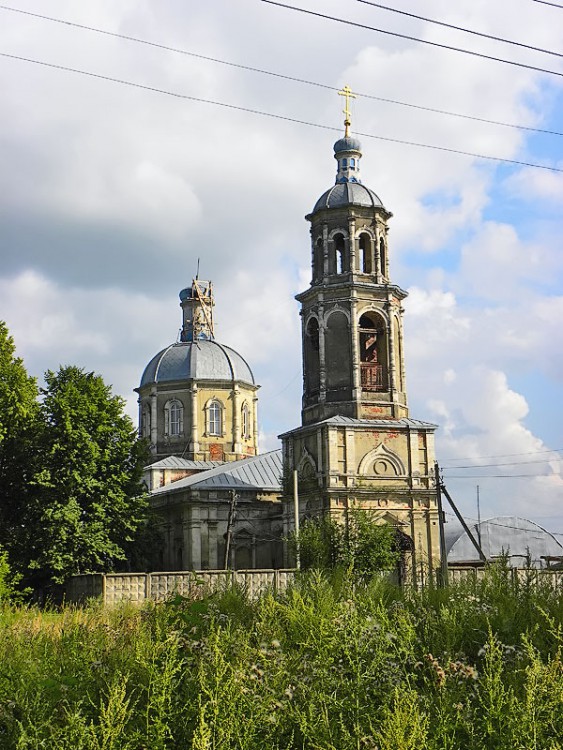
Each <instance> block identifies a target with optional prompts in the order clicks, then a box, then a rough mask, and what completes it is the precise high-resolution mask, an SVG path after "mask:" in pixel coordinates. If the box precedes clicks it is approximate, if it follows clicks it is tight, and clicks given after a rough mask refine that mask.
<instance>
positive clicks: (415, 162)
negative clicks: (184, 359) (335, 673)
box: [0, 0, 563, 540]
mask: <svg viewBox="0 0 563 750" xmlns="http://www.w3.org/2000/svg"><path fill="white" fill-rule="evenodd" d="M294 2H295V4H296V5H297V6H298V7H300V8H303V9H307V10H310V11H314V12H316V13H324V14H326V15H332V16H335V17H338V18H341V19H346V20H347V21H352V22H354V23H356V24H363V25H364V26H373V27H376V28H378V29H384V30H388V31H390V32H394V33H398V34H402V35H404V36H409V37H417V38H420V39H423V40H427V41H430V42H434V43H437V44H444V45H449V46H452V47H460V48H465V49H469V50H471V51H474V52H479V53H481V54H483V55H488V56H490V57H498V58H504V59H508V60H513V61H517V62H519V63H522V64H524V65H527V66H529V67H528V68H526V67H517V66H514V65H509V64H505V63H501V62H496V61H493V60H490V59H483V58H480V57H477V56H474V55H467V54H463V53H459V52H455V51H451V50H446V49H442V48H439V47H435V46H432V45H430V44H423V43H420V42H417V41H414V40H413V39H406V38H401V37H397V36H394V35H390V34H382V33H378V32H375V31H373V30H369V29H366V28H359V27H357V26H353V25H350V24H343V23H339V22H336V21H333V20H330V19H326V18H321V17H319V16H314V15H310V14H305V13H301V12H297V11H293V10H289V9H287V8H281V7H278V6H275V5H272V4H269V3H265V2H262V1H261V0H212V1H210V2H207V3H201V2H198V3H195V2H188V3H186V2H180V0H159V2H158V3H154V2H153V3H150V2H147V1H146V0H144V1H143V0H90V2H88V3H76V2H71V1H70V0H51V2H50V3H49V4H48V6H47V4H45V3H44V2H39V0H14V3H15V4H14V5H10V6H9V7H10V8H12V10H8V9H6V7H5V6H4V7H2V8H0V52H1V53H2V55H1V56H0V85H1V90H2V98H1V103H0V159H1V164H2V168H1V169H0V261H1V262H0V319H4V320H5V321H6V322H7V324H8V327H9V329H10V332H11V334H12V335H13V337H14V339H15V342H16V347H17V352H18V354H19V356H21V357H23V359H24V361H25V364H26V366H27V369H28V371H29V372H30V373H32V374H33V375H36V376H37V377H38V378H39V379H40V380H41V378H42V374H43V373H44V372H45V371H46V370H48V369H51V370H56V369H57V368H58V367H59V365H61V364H62V365H67V364H75V365H78V366H80V367H84V368H85V369H86V370H88V371H91V370H94V371H96V372H98V373H100V374H101V375H102V376H103V377H104V379H105V380H106V382H108V383H111V384H112V385H113V388H114V391H115V392H116V393H118V394H120V395H122V396H123V397H124V398H125V399H126V401H127V410H128V412H129V414H130V415H131V416H132V418H133V419H134V420H135V421H136V419H137V405H136V394H135V393H134V391H133V389H134V388H135V387H136V386H137V385H138V383H139V380H140V377H141V374H142V372H143V369H144V367H145V365H146V364H147V362H148V361H149V360H150V359H151V357H152V356H153V355H154V354H155V353H156V352H158V351H159V350H160V349H162V348H164V347H165V346H167V345H168V344H170V343H172V342H173V341H174V340H175V339H176V337H177V334H178V330H179V328H180V324H181V311H180V308H179V305H178V292H179V291H180V289H182V288H183V287H185V286H188V285H189V284H190V283H191V280H192V278H193V276H194V275H195V273H196V268H197V262H198V258H199V262H200V278H205V279H211V280H212V281H213V283H214V288H215V300H216V308H215V331H216V337H217V339H218V340H219V341H221V342H222V343H225V344H228V345H229V346H232V347H233V348H235V349H236V350H237V351H239V352H240V353H241V354H242V355H243V356H244V357H245V358H246V359H247V361H248V362H249V363H250V365H251V367H252V369H253V371H254V374H255V377H256V380H257V382H258V383H260V384H261V389H260V391H259V396H260V402H259V404H260V406H259V408H260V416H259V422H260V432H261V438H260V446H261V451H262V452H264V451H266V450H272V449H274V448H276V447H278V445H279V442H278V440H277V437H276V436H277V435H278V434H280V433H282V432H284V431H286V430H288V429H291V428H292V427H296V426H298V425H299V424H300V403H301V387H302V374H301V338H300V320H299V307H298V303H297V302H296V301H295V300H294V295H295V294H297V293H298V292H300V291H303V290H304V289H306V288H307V287H308V285H309V282H310V278H311V269H310V244H309V243H310V238H309V225H308V223H307V222H306V221H305V219H304V216H305V214H307V213H309V212H310V211H311V209H312V207H313V205H314V204H315V202H316V200H317V198H318V197H319V196H320V195H321V194H322V193H323V192H324V191H325V190H327V189H328V188H329V187H330V186H331V185H332V184H333V183H334V176H335V169H336V163H335V161H334V159H333V151H332V145H333V143H334V141H335V140H336V139H337V138H338V137H340V135H341V133H342V130H343V128H342V121H343V114H342V106H343V101H342V99H341V98H340V97H338V96H337V94H336V91H335V90H336V89H338V88H341V87H342V86H344V85H345V84H348V85H349V86H350V87H351V88H352V89H353V90H354V91H355V92H358V97H357V99H356V100H354V102H353V105H352V113H353V114H352V131H353V133H354V134H363V135H360V136H359V137H360V140H361V141H362V145H363V160H362V178H363V182H364V184H366V185H367V186H369V187H370V188H371V189H372V190H374V191H375V192H376V193H377V194H378V195H379V197H380V198H381V200H382V202H383V204H384V205H385V207H386V208H387V209H388V210H390V211H392V212H393V218H392V219H391V220H390V249H389V255H390V267H391V278H392V281H393V283H396V284H398V285H399V286H401V287H403V288H404V289H406V290H407V291H408V292H409V296H408V298H407V300H406V301H405V309H406V314H405V338H406V341H405V347H406V366H407V386H408V391H409V406H410V412H411V416H412V417H414V418H417V419H423V420H427V421H430V422H435V423H436V424H438V425H439V429H438V431H437V434H436V445H437V456H438V460H439V462H440V464H441V465H442V466H443V467H444V478H445V482H446V485H447V487H448V489H449V492H450V494H451V495H452V496H453V497H454V499H455V500H456V501H457V503H458V505H459V507H460V509H461V510H462V511H463V512H464V514H465V515H466V516H467V517H468V518H470V519H471V518H473V517H475V515H476V495H477V486H479V495H480V502H481V515H482V516H483V517H484V518H485V517H490V516H493V515H518V516H523V517H526V518H530V519H532V520H535V521H536V522H538V523H539V524H541V525H542V526H545V527H546V528H548V529H550V530H552V531H554V532H561V533H562V536H561V537H559V538H560V539H561V540H563V478H562V476H561V469H562V465H563V460H562V459H563V434H562V432H563V431H562V429H561V423H562V421H563V406H562V404H563V346H562V336H561V328H562V325H563V279H562V277H563V273H562V272H563V258H562V253H561V237H562V236H563V216H562V212H561V205H562V200H563V136H562V135H557V134H550V133H546V132H539V131H555V132H556V133H557V132H558V133H562V132H563V61H562V59H561V56H556V55H550V54H546V53H542V52H537V51H533V50H529V49H525V48H522V47H517V46H514V45H508V44H504V43H501V42H498V41H493V40H491V39H485V38H481V37H477V36H475V35H469V34H467V33H463V32H461V31H457V30H454V29H449V28H444V27H440V26H437V25H435V24H431V23H430V22H428V21H424V20H418V19H414V18H410V17H408V16H404V15H399V14H396V13H391V12H389V11H385V10H383V9H380V8H379V9H378V8H376V7H373V6H370V5H368V4H366V3H362V2H358V1H357V0H338V1H337V0H322V1H321V0H294ZM396 3H397V4H396V5H393V7H395V8H399V9H402V10H404V11H407V12H413V13H417V12H418V13H423V14H424V15H425V16H426V17H427V18H429V19H437V20H440V21H442V22H445V23H449V24H452V25H456V26H460V27H464V28H468V29H472V30H476V31H479V32H482V33H485V34H489V35H491V36H498V37H502V38H504V39H509V40H515V41H518V42H520V43H524V44H527V45H531V46H535V47H538V48H542V49H544V50H558V49H560V41H561V34H560V31H561V24H562V23H563V9H558V8H555V7H552V6H548V5H546V4H543V3H539V2H535V1H534V0H513V2H512V3H511V4H510V11H508V9H507V5H506V4H504V3H490V2H489V1H488V0H458V1H457V2H456V3H451V2H448V1H447V0H427V2H426V3H424V8H423V10H422V9H421V7H420V4H413V3H412V2H408V1H407V0H396ZM399 3H400V4H399ZM14 9H17V10H19V11H26V12H27V13H36V14H48V15H49V16H51V17H52V18H56V19H59V20H64V21H67V22H71V23H73V24H79V25H82V26H89V27H94V28H96V29H98V30H99V31H98V32H94V31H91V30H87V29H83V28H78V27H76V26H72V25H69V24H68V23H67V24H61V23H56V22H54V21H49V20H46V19H41V18H37V17H34V16H33V15H27V14H25V13H21V12H15V10H14ZM100 31H104V32H109V33H105V34H104V33H100ZM115 35H121V37H117V36H115ZM123 37H134V38H137V39H142V40H145V41H147V42H151V43H152V44H141V43H138V42H135V41H132V40H131V39H125V38H123ZM157 45H162V46H164V47H168V48H174V49H175V50H177V51H173V50H171V49H162V48H161V47H159V46H157ZM6 55H11V56H12V57H7V56H6ZM16 58H26V60H23V59H16ZM205 58H213V60H209V59H205ZM30 60H33V61H35V62H30ZM219 61H222V62H219ZM39 63H47V64H48V65H45V64H39ZM225 63H231V64H229V65H227V64H225ZM53 66H59V67H53ZM534 67H535V68H542V69H544V70H547V71H551V72H539V71H537V70H533V69H531V68H534ZM63 68H73V69H75V70H80V71H83V72H84V73H88V74H89V75H84V74H81V73H77V72H71V71H69V70H65V69H63ZM248 68H256V69H260V70H262V71H269V72H270V73H275V74H277V75H275V76H273V75H266V74H265V73H260V72H255V71H252V70H248ZM283 76H286V77H288V78H284V77H283ZM107 78H113V79H118V80H119V81H122V82H123V81H126V82H129V83H133V84H136V86H131V85H126V84H125V83H119V82H117V81H108V80H107ZM289 78H298V79H302V80H303V81H305V82H303V83H298V82H296V81H292V80H289ZM307 81H308V82H310V83H306V82H307ZM312 84H317V85H312ZM318 84H321V85H318ZM157 90H158V91H157ZM163 92H168V93H163ZM198 100H199V101H198ZM201 100H207V101H201ZM384 100H393V101H395V102H403V104H402V105H401V104H397V103H392V102H390V101H384ZM209 102H215V103H209ZM406 104H407V105H411V106H405V105H406ZM412 105H416V106H412ZM421 107H422V108H430V109H434V110H442V111H446V112H450V113H456V114H457V115H460V114H461V115H465V117H459V116H453V115H448V114H440V113H436V112H429V111H427V110H425V109H421ZM240 108H242V109H240ZM244 110H246V111H244ZM248 110H252V112H251V111H248ZM259 112H262V113H266V114H258V113H259ZM266 115H272V116H266ZM284 118H285V119H284ZM475 118H480V119H475ZM296 120H299V121H302V122H305V123H313V124H315V125H318V126H321V127H313V126H312V125H306V124H301V123H298V122H295V121H296ZM482 120H493V121H496V122H498V123H505V125H500V124H497V125H495V124H491V123H488V122H483V121H482ZM513 125H517V126H520V127H511V126H513ZM526 128H527V129H526ZM397 141H403V142H404V143H400V142H397ZM407 142H408V143H407ZM413 143H414V144H417V143H418V144H424V146H439V147H440V149H450V150H451V151H447V150H440V149H436V148H426V147H422V146H416V145H408V144H413ZM453 151H463V152H466V153H467V154H469V155H461V154H456V153H453ZM479 156H491V157H496V158H498V159H504V160H508V161H506V162H502V161H496V160H494V159H484V158H479ZM510 162H522V163H528V164H532V165H537V166H525V164H515V163H510ZM541 167H549V168H553V169H554V170H559V171H552V170H550V169H545V168H541ZM456 467H458V468H456Z"/></svg>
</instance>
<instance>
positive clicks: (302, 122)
mask: <svg viewBox="0 0 563 750" xmlns="http://www.w3.org/2000/svg"><path fill="white" fill-rule="evenodd" d="M262 1H263V2H265V1H266V0H262ZM0 57H6V58H8V59H11V60H20V61H22V62H28V63H32V64H34V65H40V66H43V67H46V68H52V69H54V70H64V71H66V72H69V73H77V74H78V75H83V76H87V77H89V78H95V79H98V80H102V81H110V82H111V83H118V84H120V85H123V86H130V87H132V88H137V89H142V90H145V91H152V92H153V93H157V94H164V95H166V96H172V97H174V98H176V99H185V100H188V101H193V102H200V103H203V104H212V105H214V106H216V107H224V108H226V109H233V110H237V111H239V112H247V113H249V114H253V115H260V116H261V117H269V118H272V119H276V120H283V121H285V122H291V123H294V124H297V125H307V126H308V127H313V128H319V129H321V130H330V131H332V132H340V130H341V129H340V128H336V127H333V126H332V125H322V124H320V123H316V122H309V121H307V120H301V119H298V118H296V117H289V116H287V115H278V114H274V113H272V112H264V111H263V110H258V109H252V108H250V107H241V106H240V105H236V104H228V103H227V102H220V101H217V100H213V99H204V98H202V97H197V96H190V95H188V94H180V93H178V92H175V91H168V90H166V89H161V88H158V87H156V86H148V85H146V84H141V83H134V82H133V81H126V80H125V79H123V78H114V77H112V76H106V75H103V74H101V73H93V72H91V71H87V70H80V69H79V68H71V67H69V66H67V65H57V64H55V63H48V62H45V61H44V60H35V59H33V58H29V57H23V56H21V55H11V54H8V53H7V52H0ZM356 135H358V136H361V137H363V138H374V139H376V140H380V141H385V142H386V143H396V144H400V145H403V146H415V147H418V148H426V149H431V150H435V151H444V152H445V153H450V154H458V155H459V156H469V157H471V158H473V159H483V160H485V161H494V162H499V163H502V164H515V165H517V166H521V167H531V168H533V169H545V170H547V171H549V172H561V173H563V169H562V168H559V167H552V166H548V165H546V164H537V163H534V162H526V161H520V160H517V159H506V158H503V157H500V156H489V155H487V154H476V153H473V152H471V151H463V150H461V149H455V148H448V147H447V146H437V145H435V144H429V143H419V142H417V141H407V140H404V139H401V138H390V137H389V136H383V135H376V134H375V133H361V132H357V133H356Z"/></svg>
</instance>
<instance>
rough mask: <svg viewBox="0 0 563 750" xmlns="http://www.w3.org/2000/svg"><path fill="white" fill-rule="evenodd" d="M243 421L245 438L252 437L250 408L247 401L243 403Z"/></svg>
mask: <svg viewBox="0 0 563 750" xmlns="http://www.w3.org/2000/svg"><path fill="white" fill-rule="evenodd" d="M241 422H242V436H243V437H244V438H249V437H250V409H249V408H248V404H247V403H246V401H245V402H244V404H243V405H242V409H241Z"/></svg>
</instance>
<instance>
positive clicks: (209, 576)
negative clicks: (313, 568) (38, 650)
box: [66, 567, 563, 605]
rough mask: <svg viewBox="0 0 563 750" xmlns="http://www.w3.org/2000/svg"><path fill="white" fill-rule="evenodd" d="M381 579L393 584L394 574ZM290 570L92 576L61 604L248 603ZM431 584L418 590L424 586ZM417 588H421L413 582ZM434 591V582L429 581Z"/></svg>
mask: <svg viewBox="0 0 563 750" xmlns="http://www.w3.org/2000/svg"><path fill="white" fill-rule="evenodd" d="M486 570H487V568H474V567H467V568H463V567H455V568H453V567H452V568H450V569H449V572H448V575H449V581H450V584H454V585H455V584H456V583H460V582H462V581H467V582H469V581H472V580H473V581H479V580H480V579H481V578H482V577H483V576H484V574H485V571H486ZM381 575H382V576H383V577H386V578H388V580H389V581H391V582H396V575H394V573H393V572H384V571H382V573H381ZM504 575H506V578H507V580H508V581H509V582H511V583H512V584H517V583H519V584H524V585H530V586H538V585H548V586H551V587H552V588H563V571H559V570H545V569H543V570H541V569H535V568H531V569H528V568H508V569H507V570H506V572H505V573H504ZM294 577H295V570H237V571H233V570H200V571H181V572H170V573H105V574H103V573H92V574H89V575H82V576H74V577H73V578H71V579H70V580H69V581H68V583H67V586H66V600H67V601H68V602H72V603H76V604H80V603H82V602H85V601H87V600H88V599H101V600H102V602H103V603H104V604H107V605H113V604H117V603H119V602H134V603H137V604H142V603H143V602H145V601H148V600H150V601H154V602H163V601H166V600H167V599H170V598H172V597H173V596H175V595H177V594H179V595H180V596H185V597H189V598H190V599H197V598H201V597H204V596H207V595H208V594H211V593H213V592H215V591H220V590H224V589H227V588H230V587H232V586H237V587H240V588H241V589H242V590H244V591H245V592H246V593H247V594H248V596H249V597H250V598H253V599H254V598H256V597H258V596H260V595H261V594H263V593H264V592H266V591H268V590H273V591H284V590H285V589H286V588H287V587H288V585H289V584H290V583H292V581H293V580H294ZM430 581H431V578H430V577H429V578H428V580H426V581H425V582H424V584H423V585H429V584H430ZM418 585H419V586H420V585H421V582H420V581H419V582H418ZM434 585H436V582H435V581H434Z"/></svg>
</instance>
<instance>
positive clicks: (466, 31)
mask: <svg viewBox="0 0 563 750" xmlns="http://www.w3.org/2000/svg"><path fill="white" fill-rule="evenodd" d="M356 1H357V2H358V3H363V5H371V6H373V7H374V8H379V9H380V10H387V11H389V12H391V13H398V14H400V15H401V16H409V18H416V19H418V20H419V21H425V22H426V23H432V24H435V25H436V26H443V27H445V28H446V29H455V31H463V33H464V34H473V35H474V36H480V37H482V38H483V39H492V40H493V41H495V42H502V43H503V44H511V45H513V46H515V47H523V48H524V49H530V50H533V51H534V52H541V53H543V54H545V55H553V56H554V57H563V53H561V52H555V51H554V50H551V49H545V48H544V47H534V46H532V45H531V44H524V43H523V42H516V41H514V40H513V39H505V38H504V37H501V36H495V35H494V34H485V33H484V32H482V31H474V30H473V29H466V28H465V27H463V26H456V25H455V24H453V23H446V22H445V21H437V20H436V19H435V18H427V17H426V16H417V15H416V13H409V12H408V11H406V10H400V9H399V8H390V7H389V6H388V5H381V3H374V2H373V1H372V0H356Z"/></svg>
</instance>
